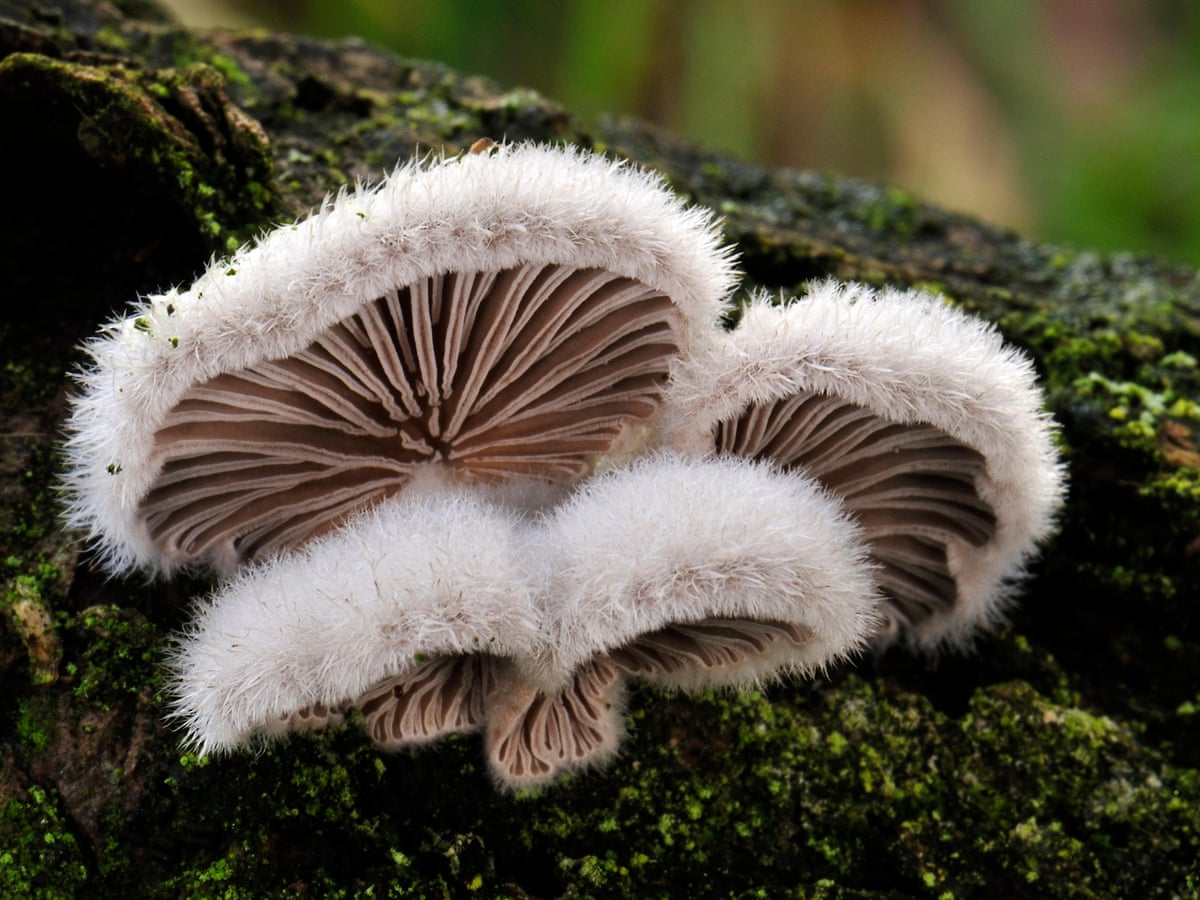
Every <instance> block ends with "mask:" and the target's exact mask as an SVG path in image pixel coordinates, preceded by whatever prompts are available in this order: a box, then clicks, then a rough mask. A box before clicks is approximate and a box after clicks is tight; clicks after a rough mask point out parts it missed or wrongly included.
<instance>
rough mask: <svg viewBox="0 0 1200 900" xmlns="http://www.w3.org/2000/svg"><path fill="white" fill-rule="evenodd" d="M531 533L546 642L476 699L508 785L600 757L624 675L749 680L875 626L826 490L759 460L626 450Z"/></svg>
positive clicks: (852, 641)
mask: <svg viewBox="0 0 1200 900" xmlns="http://www.w3.org/2000/svg"><path fill="white" fill-rule="evenodd" d="M538 542H539V543H540V547H539V549H537V550H535V551H533V552H532V553H531V556H532V557H534V558H536V559H537V560H538V561H539V562H540V564H541V566H542V575H541V577H540V578H539V579H538V591H539V596H540V597H541V601H540V606H541V617H540V620H541V622H542V627H543V629H544V631H543V634H544V637H543V640H542V647H543V648H544V652H543V653H542V654H541V655H540V656H539V657H538V658H537V659H534V660H528V659H518V660H517V668H516V669H514V670H513V671H511V672H510V673H509V678H510V680H511V682H510V685H509V686H508V687H506V688H505V689H504V690H503V692H502V693H503V696H504V698H505V701H504V702H495V703H490V704H489V705H488V708H487V726H486V734H487V742H488V751H489V757H490V760H491V763H492V768H493V772H494V773H495V774H496V775H497V777H498V778H499V779H500V780H501V781H502V782H504V783H507V784H517V785H521V784H534V783H538V782H540V781H544V780H546V779H549V778H552V777H553V776H554V775H555V774H557V773H559V772H561V771H568V770H572V769H577V768H580V767H583V766H587V765H593V764H595V763H598V762H602V761H603V760H605V759H606V758H608V757H609V756H611V755H612V753H613V752H615V750H616V747H617V744H618V742H619V739H620V734H621V731H620V728H621V723H620V717H619V713H620V710H621V698H622V695H623V687H624V680H625V679H626V678H629V677H636V678H641V679H646V680H648V681H650V682H653V683H655V684H657V685H660V686H663V687H666V688H674V689H683V690H696V689H700V688H705V687H714V686H715V687H746V686H750V685H757V684H760V683H762V682H765V681H770V680H774V679H777V678H780V677H782V676H784V675H789V674H794V673H799V674H805V673H810V672H812V671H816V670H820V669H823V668H824V667H825V666H827V665H828V664H830V663H831V662H833V661H835V660H838V659H841V658H844V657H847V656H849V655H850V654H852V653H854V652H855V651H856V650H858V649H860V648H861V646H862V645H863V643H864V639H865V637H866V636H867V634H868V633H870V631H871V630H872V629H873V628H874V627H875V625H876V624H877V623H876V620H875V609H876V605H877V602H878V600H877V597H876V594H875V588H874V585H873V583H872V579H871V573H870V570H869V567H868V566H867V564H866V563H865V557H866V551H865V548H864V547H863V546H862V544H861V543H860V540H859V536H858V533H857V529H856V528H855V527H854V526H853V525H852V524H851V523H850V521H849V520H848V519H847V518H846V517H845V516H844V515H843V513H842V511H841V509H840V506H839V504H838V502H837V500H836V499H835V498H833V497H831V496H830V495H829V494H827V493H826V492H825V491H824V490H822V489H821V488H819V487H818V486H817V485H816V484H815V483H813V482H812V481H811V480H810V479H808V478H807V477H805V476H803V475H802V474H799V473H782V472H779V471H775V470H774V469H773V468H772V467H771V466H770V465H767V464H763V463H759V462H751V461H746V460H739V459H734V458H731V457H730V458H723V459H717V460H711V461H709V460H695V459H691V460H688V459H682V458H678V457H669V456H668V457H658V456H653V457H649V458H644V459H641V460H638V461H636V462H634V463H631V464H629V465H628V466H626V467H623V468H621V469H617V470H612V471H609V472H607V473H605V474H603V475H600V476H596V477H594V478H592V479H591V480H589V481H588V482H586V483H585V484H583V485H581V486H580V487H579V488H577V489H576V491H575V492H574V493H573V495H572V496H571V497H570V499H569V500H567V501H566V502H564V503H562V504H560V505H559V506H557V507H556V508H554V509H553V511H551V512H549V513H547V515H546V517H545V521H544V524H543V526H542V529H541V532H540V537H539V538H538ZM530 663H532V665H530ZM518 669H519V670H520V671H518Z"/></svg>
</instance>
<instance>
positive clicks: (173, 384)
mask: <svg viewBox="0 0 1200 900" xmlns="http://www.w3.org/2000/svg"><path fill="white" fill-rule="evenodd" d="M732 278H733V274H732V263H731V258H730V255H729V253H728V252H727V251H725V250H723V249H721V248H720V245H719V238H718V234H717V231H716V228H715V226H714V222H713V219H712V218H711V216H710V215H709V214H708V213H706V212H704V211H702V210H699V209H688V208H685V207H684V206H683V204H682V203H681V201H679V200H678V199H677V198H675V197H674V196H673V195H672V194H670V193H669V192H668V191H667V190H666V189H665V188H664V186H663V184H662V183H661V181H660V180H659V179H658V178H657V177H656V176H653V175H651V174H648V173H646V172H643V171H640V170H637V169H635V168H632V167H630V166H626V165H620V164H616V163H612V162H610V161H607V160H605V159H603V158H601V157H599V156H595V155H590V154H586V153H582V152H578V151H574V150H569V149H554V148H548V147H538V146H532V145H526V146H510V147H502V148H499V149H497V150H496V151H495V152H493V153H490V154H478V155H475V154H472V155H467V156H464V157H461V158H451V159H443V160H439V161H434V162H429V163H423V164H413V165H409V166H406V167H402V168H400V169H398V170H397V171H396V172H394V173H393V174H392V175H391V176H389V177H388V178H387V179H386V180H385V181H384V182H383V183H382V184H380V185H379V186H377V187H373V188H359V189H356V190H354V191H352V192H346V193H342V194H340V195H339V196H338V197H337V198H336V199H334V200H332V201H329V202H327V203H326V205H325V206H324V207H323V208H322V209H321V210H320V211H319V212H317V213H316V214H314V215H313V216H311V217H310V218H308V219H307V220H305V221H302V222H300V223H298V224H296V225H291V226H285V227H281V228H278V229H276V230H275V231H273V232H271V233H270V234H267V235H266V236H264V237H263V238H262V239H261V240H260V241H259V242H258V244H257V245H256V246H254V247H253V248H251V249H243V250H241V251H239V252H238V253H236V254H235V255H234V256H233V257H232V258H230V259H229V260H227V261H223V262H220V263H217V264H214V265H213V266H211V267H210V268H209V269H208V270H207V271H206V272H205V273H204V274H203V275H202V276H201V277H200V278H199V279H198V280H197V281H196V282H195V284H193V285H192V286H191V287H190V288H189V289H187V290H186V291H174V290H173V291H169V292H167V293H166V294H162V295H158V296H152V297H149V298H148V299H146V300H145V301H144V302H142V303H141V304H140V305H139V306H138V307H137V309H136V310H135V311H134V312H133V313H132V314H130V315H129V316H126V317H124V318H121V319H118V320H116V321H114V322H112V323H111V324H109V325H108V326H107V327H106V328H105V329H104V331H103V333H102V334H101V335H100V336H99V337H98V338H96V339H95V340H93V341H92V342H91V343H90V344H89V345H88V346H87V350H88V353H89V354H90V364H89V367H88V368H87V369H86V370H85V371H84V372H82V373H81V374H80V376H79V380H80V383H81V387H82V393H81V396H79V397H78V398H77V399H76V400H75V401H74V407H73V412H72V415H71V418H70V421H69V426H68V427H69V437H68V440H67V443H66V454H67V458H68V462H69V469H68V472H67V474H66V476H65V485H66V488H67V492H68V495H69V500H70V503H69V511H68V518H69V520H70V521H71V523H72V524H74V525H76V526H77V527H80V528H82V529H84V530H85V531H86V532H87V533H88V534H89V535H90V536H91V537H92V538H94V539H95V540H96V541H97V544H98V549H99V552H100V554H101V556H102V559H103V562H104V563H105V565H106V566H107V567H108V568H110V569H112V570H117V571H119V570H124V569H127V568H131V567H133V566H142V567H147V568H149V569H151V570H156V571H163V570H170V569H172V568H175V567H177V566H180V565H186V564H190V563H193V562H196V563H211V564H216V565H217V566H218V567H219V568H225V569H228V568H232V567H233V566H234V565H235V564H237V563H239V562H241V561H242V560H244V559H248V558H254V557H258V556H264V555H267V554H269V553H272V552H275V551H279V550H284V549H287V548H290V547H294V546H298V545H299V544H300V543H302V542H303V541H304V540H307V539H308V538H310V537H312V536H314V535H316V534H319V533H321V531H323V530H324V529H326V528H329V527H331V526H332V525H333V524H335V523H336V522H337V521H339V520H341V519H342V518H344V517H345V516H347V515H349V514H351V513H352V512H354V511H355V510H357V509H361V508H363V507H365V506H367V505H369V504H371V503H373V502H376V501H378V500H379V499H381V498H383V497H386V496H389V495H391V494H393V493H395V492H396V491H397V490H400V489H402V487H403V485H404V484H405V483H406V482H407V480H408V479H409V478H410V476H411V473H412V471H413V469H414V468H415V467H419V466H420V465H422V464H423V463H425V462H429V461H434V462H437V463H438V464H439V465H440V466H441V470H442V474H443V475H444V477H445V478H446V479H447V480H449V481H467V482H488V481H498V480H503V479H505V478H509V477H535V478H544V479H549V480H552V481H560V482H569V481H572V480H574V479H577V478H579V477H581V476H582V475H584V474H587V473H588V472H590V471H591V470H592V469H593V468H594V467H595V466H596V465H597V464H598V462H599V461H603V460H606V459H610V458H621V457H623V456H625V455H628V454H630V453H633V452H636V450H637V449H639V448H640V447H641V446H642V445H644V444H645V443H646V442H648V441H651V440H652V439H653V432H654V430H655V423H656V421H657V419H658V413H659V406H660V399H661V391H662V387H663V384H664V383H665V381H666V378H667V373H668V368H669V365H670V362H671V360H672V359H673V358H674V357H675V356H676V354H677V353H679V352H692V351H693V350H694V349H696V348H698V347H700V346H703V345H704V344H705V343H706V342H707V341H709V340H711V339H712V336H713V335H714V334H715V333H716V329H715V328H714V327H713V325H714V323H715V321H716V320H717V318H718V317H719V314H720V311H721V306H722V303H723V301H724V299H725V297H726V296H727V294H728V291H729V289H730V286H731V283H732Z"/></svg>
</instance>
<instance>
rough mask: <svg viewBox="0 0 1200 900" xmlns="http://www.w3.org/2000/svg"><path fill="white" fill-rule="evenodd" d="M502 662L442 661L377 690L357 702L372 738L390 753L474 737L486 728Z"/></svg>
mask: <svg viewBox="0 0 1200 900" xmlns="http://www.w3.org/2000/svg"><path fill="white" fill-rule="evenodd" d="M503 668H504V662H503V660H501V659H499V658H497V657H492V656H487V655H484V654H481V653H479V654H469V655H463V656H443V657H438V658H436V659H430V660H427V661H425V662H423V663H420V664H419V665H417V666H416V667H415V668H414V669H412V670H410V671H408V672H405V673H404V674H402V675H395V676H392V677H391V678H388V679H385V680H384V681H382V682H381V683H379V684H377V685H376V686H375V687H373V688H372V689H371V690H369V691H367V692H366V693H365V694H364V695H363V696H361V697H359V698H358V699H357V700H356V701H354V704H353V705H354V706H355V707H357V708H358V709H359V710H361V711H362V714H363V716H364V718H365V720H366V721H365V727H366V731H367V734H368V735H370V736H371V740H373V741H374V742H375V743H376V744H378V745H379V746H380V747H382V748H384V749H386V750H398V749H400V748H401V747H405V746H408V745H410V744H420V743H425V742H426V741H431V740H433V739H434V738H438V737H441V736H442V735H445V734H454V733H461V732H468V731H474V730H475V729H476V728H478V727H480V726H481V725H482V724H483V720H484V712H485V702H486V698H487V696H488V695H489V694H491V693H492V692H493V691H494V689H495V688H494V686H495V683H496V681H497V675H498V670H502V669H503Z"/></svg>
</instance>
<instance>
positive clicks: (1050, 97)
mask: <svg viewBox="0 0 1200 900" xmlns="http://www.w3.org/2000/svg"><path fill="white" fill-rule="evenodd" d="M168 5H169V6H171V7H172V8H173V9H174V10H175V12H176V14H177V15H178V16H179V17H180V18H181V19H183V20H184V21H186V22H189V23H195V24H230V25H244V24H252V23H257V24H261V25H264V26H266V27H270V28H275V29H282V30H288V31H296V32H302V33H309V34H314V35H320V36H327V37H338V36H348V35H357V36H361V37H364V38H366V39H368V40H370V41H372V42H375V43H378V44H382V45H385V46H387V47H390V48H392V49H394V50H395V51H397V52H398V53H400V54H403V55H407V56H413V57H423V58H433V59H437V60H439V61H442V62H445V63H447V64H449V65H452V66H454V67H456V68H458V69H460V70H462V71H465V72H471V73H478V74H484V75H488V76H491V77H493V78H495V79H497V80H499V81H501V82H503V83H506V84H513V85H516V84H520V85H527V86H530V87H533V88H536V89H538V90H539V91H541V92H542V93H543V94H545V95H547V96H549V97H551V98H554V99H556V100H558V101H560V102H562V103H563V104H564V105H565V106H567V107H569V108H570V109H572V110H573V111H575V112H577V113H578V114H580V115H582V116H583V117H584V119H585V121H587V120H588V119H589V118H590V117H593V116H596V115H599V114H601V113H618V114H629V115H634V116H637V117H640V118H643V119H647V120H650V121H653V122H657V123H659V124H661V125H663V126H665V127H666V128H668V129H670V130H671V131H673V132H675V133H677V134H679V135H682V136H684V137H687V138H689V139H691V140H694V141H696V142H698V143H700V144H702V145H705V146H707V147H709V148H712V149H716V150H724V151H729V152H732V153H735V154H738V155H741V156H743V157H746V158H749V159H752V160H755V161H758V162H763V163H769V164H777V165H790V166H796V167H801V168H815V169H826V170H834V171H837V172H839V173H841V174H846V175H858V176H863V177H868V178H873V179H878V180H883V181H887V182H890V183H894V184H897V185H900V186H903V187H905V188H907V189H909V190H911V191H913V192H915V193H917V194H919V195H921V196H923V197H925V198H928V199H930V200H933V201H935V202H938V203H941V204H944V205H947V206H950V207H952V208H957V209H960V210H964V211H968V212H971V213H973V214H976V215H979V216H982V217H984V218H987V219H990V220H992V221H995V222H999V223H1002V224H1008V225H1012V226H1014V227H1017V228H1019V229H1021V230H1023V231H1025V232H1027V233H1030V234H1032V235H1035V236H1038V237H1042V238H1045V239H1047V240H1053V241H1056V242H1063V243H1068V244H1076V245H1079V246H1084V247H1093V248H1097V249H1102V250H1116V249H1128V250H1146V251H1154V252H1158V253H1161V254H1163V255H1166V256H1168V257H1171V258H1174V259H1177V260H1181V261H1186V262H1190V263H1192V264H1198V263H1200V104H1198V103H1197V101H1196V99H1195V98H1196V97H1197V96H1200V4H1197V3H1196V2H1195V0H1009V2H1006V3H995V2H992V0H843V2H832V0H808V2H791V0H437V2H433V0H340V2H338V3H328V2H322V0H169V2H168Z"/></svg>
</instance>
